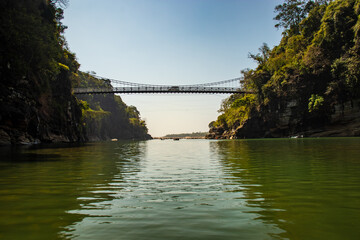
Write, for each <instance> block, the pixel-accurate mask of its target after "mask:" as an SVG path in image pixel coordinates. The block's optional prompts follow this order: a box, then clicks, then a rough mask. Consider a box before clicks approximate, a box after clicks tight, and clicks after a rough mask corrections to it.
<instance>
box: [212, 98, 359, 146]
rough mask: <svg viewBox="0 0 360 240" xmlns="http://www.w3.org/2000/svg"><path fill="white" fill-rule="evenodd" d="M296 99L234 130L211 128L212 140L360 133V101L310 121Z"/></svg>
mask: <svg viewBox="0 0 360 240" xmlns="http://www.w3.org/2000/svg"><path fill="white" fill-rule="evenodd" d="M297 107H298V105H297V103H296V102H294V101H293V102H289V103H288V104H287V106H286V107H285V108H284V109H283V110H282V111H280V112H277V113H273V114H269V115H267V117H264V116H260V114H258V113H257V114H256V113H255V114H252V117H251V118H249V119H247V120H246V121H245V122H244V123H243V124H241V125H234V126H233V127H232V128H231V129H225V128H224V126H220V127H212V128H211V129H210V131H209V134H208V135H207V138H209V139H243V138H278V137H355V136H360V100H356V101H352V102H346V103H344V104H337V105H334V106H333V108H332V112H331V114H330V115H329V116H327V118H324V119H322V120H320V121H319V119H316V122H314V123H311V119H306V117H304V116H301V115H299V111H298V109H297Z"/></svg>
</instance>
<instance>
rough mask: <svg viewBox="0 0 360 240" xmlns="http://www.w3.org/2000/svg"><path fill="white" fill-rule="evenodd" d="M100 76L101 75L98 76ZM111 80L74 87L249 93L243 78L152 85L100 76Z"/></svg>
mask: <svg viewBox="0 0 360 240" xmlns="http://www.w3.org/2000/svg"><path fill="white" fill-rule="evenodd" d="M97 78H100V77H97ZM100 79H102V80H104V81H107V82H111V84H108V85H109V87H105V88H91V87H90V88H74V93H75V94H106V93H198V94H199V93H200V94H201V93H208V94H211V93H213V94H219V93H220V94H234V93H249V92H248V91H245V90H244V89H243V87H242V79H243V78H233V79H229V80H224V81H219V82H211V83H202V84H194V85H151V84H142V83H132V82H125V81H119V80H115V79H105V78H100Z"/></svg>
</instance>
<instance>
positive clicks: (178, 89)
mask: <svg viewBox="0 0 360 240" xmlns="http://www.w3.org/2000/svg"><path fill="white" fill-rule="evenodd" d="M74 93H75V94H106V93H221V94H233V93H246V91H243V90H241V89H240V88H231V87H191V86H146V87H144V86H141V87H113V88H74Z"/></svg>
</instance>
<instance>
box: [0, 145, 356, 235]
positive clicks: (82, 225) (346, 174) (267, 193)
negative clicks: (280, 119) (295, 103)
mask: <svg viewBox="0 0 360 240" xmlns="http://www.w3.org/2000/svg"><path fill="white" fill-rule="evenodd" d="M0 158H1V160H0V239H10V240H12V239H101V240H108V239H125V240H132V239H207V240H211V239H245V240H251V239H305V240H307V239H327V240H331V239H342V240H343V239H344V240H348V239H354V240H355V239H356V240H358V239H360V227H359V225H360V138H332V139H330V138H324V139H271V140H232V141H216V140H180V141H172V140H165V141H160V140H151V141H142V142H136V141H133V142H107V143H91V144H85V145H48V146H31V147H17V148H8V147H2V148H0Z"/></svg>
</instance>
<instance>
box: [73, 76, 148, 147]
mask: <svg viewBox="0 0 360 240" xmlns="http://www.w3.org/2000/svg"><path fill="white" fill-rule="evenodd" d="M73 86H74V87H84V88H106V87H109V88H111V87H112V86H111V83H110V81H109V80H104V79H99V78H96V77H95V76H93V75H91V74H89V73H83V72H80V71H79V72H78V73H77V74H76V76H75V77H74V80H73ZM77 98H78V100H79V103H80V106H81V109H82V117H83V118H82V120H83V126H84V127H85V130H86V132H87V136H88V138H89V139H90V140H107V139H113V138H119V139H133V138H134V139H150V138H151V136H150V135H149V134H147V132H148V129H147V127H146V123H145V121H144V120H142V119H141V118H140V113H139V111H138V110H137V109H136V107H134V106H127V105H126V104H125V103H124V102H123V101H122V100H121V98H120V96H117V95H114V94H85V95H78V96H77Z"/></svg>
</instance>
